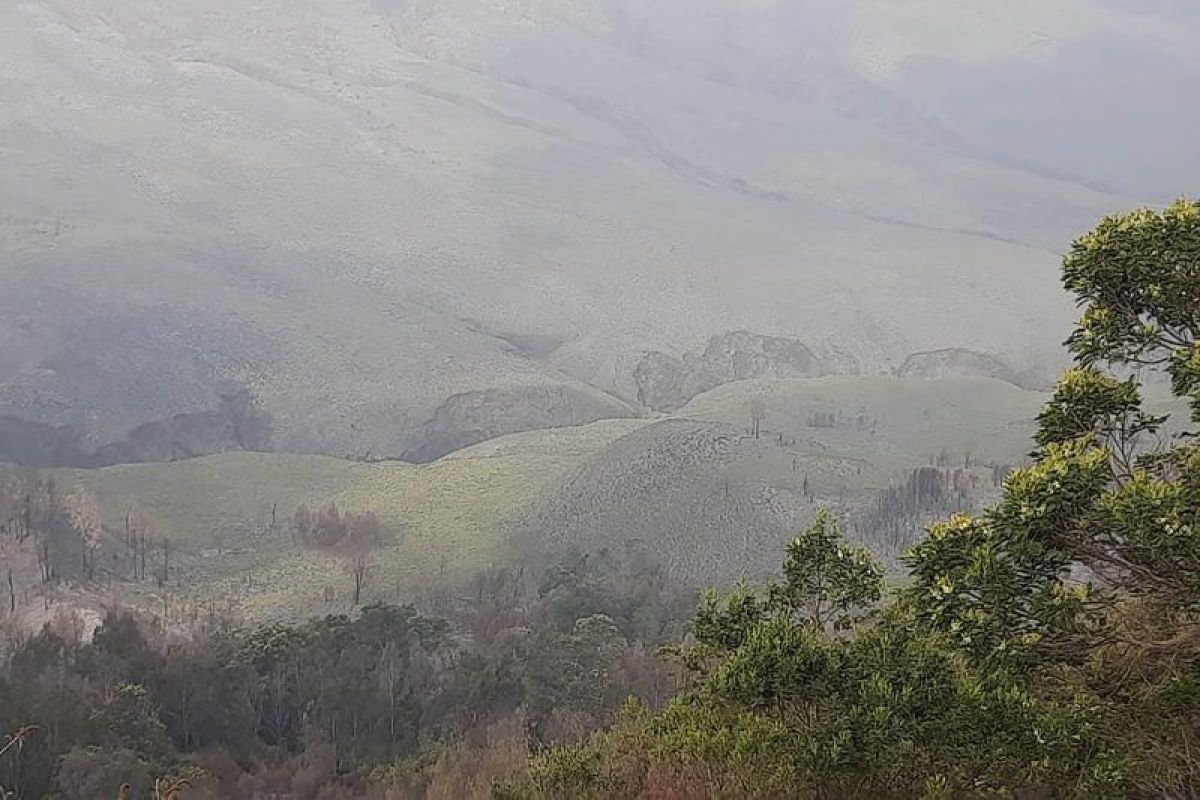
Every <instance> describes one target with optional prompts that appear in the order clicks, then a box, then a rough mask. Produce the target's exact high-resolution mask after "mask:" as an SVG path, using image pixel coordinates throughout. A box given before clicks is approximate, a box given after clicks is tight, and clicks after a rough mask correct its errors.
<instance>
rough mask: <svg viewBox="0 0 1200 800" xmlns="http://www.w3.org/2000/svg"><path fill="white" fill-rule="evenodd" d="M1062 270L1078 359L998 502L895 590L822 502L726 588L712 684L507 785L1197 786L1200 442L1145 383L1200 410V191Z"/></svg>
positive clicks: (1107, 793) (867, 791)
mask: <svg viewBox="0 0 1200 800" xmlns="http://www.w3.org/2000/svg"><path fill="white" fill-rule="evenodd" d="M1064 275H1065V283H1066V286H1067V288H1068V289H1069V290H1070V291H1071V292H1072V293H1074V295H1075V296H1076V297H1077V298H1078V300H1079V302H1080V304H1081V305H1082V306H1083V309H1084V310H1083V315H1082V318H1081V320H1080V323H1079V325H1078V328H1077V330H1076V331H1075V333H1074V334H1073V335H1072V336H1071V339H1070V341H1069V347H1070V349H1071V351H1072V353H1073V354H1074V355H1075V357H1076V359H1077V362H1078V364H1077V366H1076V368H1074V369H1072V370H1071V371H1070V372H1068V373H1067V374H1066V375H1064V376H1063V378H1062V380H1061V382H1060V383H1059V386H1058V389H1057V391H1056V393H1055V395H1054V396H1053V398H1052V399H1051V401H1050V402H1049V403H1048V404H1047V405H1046V407H1045V409H1044V410H1043V411H1042V413H1041V415H1040V417H1039V420H1038V422H1039V429H1038V433H1037V437H1036V444H1037V449H1036V452H1035V453H1034V454H1033V463H1032V464H1031V465H1030V466H1028V467H1027V468H1024V469H1019V470H1016V471H1015V472H1013V473H1012V474H1011V475H1010V476H1009V477H1008V478H1007V480H1006V481H1005V487H1004V495H1003V498H1002V499H1001V500H1000V501H999V502H998V503H997V504H996V505H995V506H994V507H993V508H991V509H990V510H989V511H987V512H986V513H984V514H982V515H980V516H978V517H970V516H966V515H958V516H954V517H952V518H951V519H949V520H946V521H944V522H941V523H938V524H935V525H933V526H932V527H931V528H930V530H929V533H928V536H927V537H926V538H925V539H924V540H923V541H922V542H920V543H919V544H918V545H916V546H915V547H914V548H912V550H911V551H910V552H909V554H908V556H907V564H908V567H909V570H910V576H911V579H910V581H909V582H908V583H907V584H906V585H905V586H903V587H902V588H900V589H898V590H896V591H895V592H894V593H893V594H892V595H891V597H890V598H889V600H888V601H887V602H886V603H883V604H881V603H879V602H878V600H879V598H880V597H881V596H882V590H883V587H882V586H881V585H880V583H879V571H878V569H877V568H875V567H874V566H872V564H871V562H870V558H869V556H868V555H867V554H866V553H864V552H862V551H859V550H857V549H855V548H852V547H848V546H846V545H844V544H842V543H841V542H840V540H839V538H838V536H837V535H836V531H835V529H834V528H833V526H832V524H831V523H830V521H829V520H827V519H820V520H818V523H817V524H816V525H815V526H814V527H813V528H812V529H811V530H810V531H808V532H806V533H805V534H804V535H803V536H801V537H800V538H799V539H797V540H796V542H795V543H793V545H792V546H791V547H790V548H789V551H788V554H787V559H786V561H785V563H784V570H783V572H784V575H783V578H782V579H781V580H780V581H778V582H776V583H772V584H771V585H769V586H767V587H765V588H764V589H763V590H761V591H750V590H748V589H746V588H739V589H737V590H735V591H733V592H732V593H730V594H728V595H725V596H723V597H718V596H716V595H710V596H709V597H707V598H706V600H705V602H704V604H703V605H702V606H701V608H700V611H699V614H698V616H697V618H696V620H695V621H694V623H693V626H692V633H693V636H694V642H692V643H690V644H688V645H686V646H685V647H683V648H681V649H680V650H678V655H679V657H680V658H681V660H682V661H683V663H684V664H686V666H687V667H688V668H690V669H691V670H693V671H694V672H695V674H696V675H697V683H696V685H695V687H694V688H693V689H691V690H689V691H686V692H684V693H683V694H681V696H679V697H678V698H676V699H675V700H673V701H672V702H671V703H670V704H669V705H668V706H667V707H666V708H665V709H664V710H662V711H661V712H659V713H651V712H649V711H647V710H645V709H644V708H641V707H640V706H637V705H636V704H634V705H632V706H631V707H630V708H629V709H628V710H627V713H626V716H625V718H624V720H623V721H622V722H621V723H620V724H619V725H617V726H616V727H614V728H613V729H611V730H609V731H607V732H605V733H602V734H600V735H598V736H596V737H595V738H593V739H592V740H591V741H590V742H589V743H588V744H587V745H585V746H582V747H577V748H570V749H563V750H556V751H552V752H550V753H548V754H545V755H543V756H542V757H540V758H539V759H538V760H537V762H536V763H535V765H534V767H533V768H532V770H531V771H530V773H529V774H528V775H527V776H526V777H525V778H523V779H521V780H519V781H515V782H513V783H511V784H509V785H507V786H505V787H504V788H502V789H501V790H499V793H500V794H501V795H502V796H505V797H527V796H537V797H591V796H604V797H608V796H613V797H616V796H625V797H629V796H634V797H796V796H804V797H816V798H842V797H905V798H907V797H926V798H951V797H954V798H959V797H995V796H999V797H1079V798H1094V797H1196V796H1198V795H1200V755H1197V754H1198V753H1200V750H1198V749H1197V745H1198V744H1200V446H1198V444H1197V441H1196V439H1195V438H1194V437H1193V436H1192V435H1189V434H1185V435H1183V436H1180V437H1174V438H1167V437H1164V436H1162V435H1161V434H1160V433H1159V430H1160V426H1161V425H1162V423H1163V422H1164V420H1163V418H1161V417H1155V416H1152V415H1150V414H1148V413H1146V412H1145V411H1144V410H1143V408H1142V401H1141V397H1140V392H1139V384H1138V381H1137V379H1136V377H1135V376H1136V375H1137V374H1138V371H1139V370H1141V369H1143V368H1147V367H1149V368H1155V367H1159V368H1162V369H1164V370H1165V371H1166V373H1167V374H1168V376H1169V377H1170V379H1171V384H1172V389H1173V391H1174V393H1175V394H1176V395H1177V396H1179V397H1180V398H1184V399H1186V400H1187V401H1189V402H1190V405H1191V409H1192V422H1193V423H1200V345H1198V344H1197V334H1198V333H1200V203H1190V202H1183V201H1181V202H1178V203H1176V204H1174V205H1172V206H1171V207H1169V208H1167V209H1166V210H1164V211H1162V212H1153V211H1148V210H1147V211H1138V212H1134V213H1132V214H1129V215H1126V216H1120V217H1114V218H1110V219H1106V220H1104V221H1103V222H1102V223H1101V224H1100V226H1099V227H1098V228H1097V229H1096V230H1094V231H1093V232H1091V233H1089V234H1087V235H1086V236H1084V237H1082V238H1081V239H1080V240H1079V241H1077V242H1076V243H1075V245H1074V246H1073V248H1072V250H1071V252H1070V253H1069V255H1068V256H1067V258H1066V261H1065V268H1064ZM1105 367H1109V368H1111V369H1112V370H1116V371H1118V373H1117V374H1121V375H1124V376H1125V377H1118V376H1117V374H1114V373H1113V372H1111V371H1106V370H1105V369H1104V368H1105Z"/></svg>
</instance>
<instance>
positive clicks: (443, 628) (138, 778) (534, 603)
mask: <svg viewBox="0 0 1200 800" xmlns="http://www.w3.org/2000/svg"><path fill="white" fill-rule="evenodd" d="M543 561H544V566H542V567H541V568H538V569H528V568H527V569H515V570H514V569H494V570H490V571H489V572H487V573H485V574H482V575H480V576H479V577H478V579H476V581H475V582H474V584H473V586H472V587H471V596H470V597H468V598H457V600H456V601H454V602H451V601H448V600H447V601H445V602H442V603H440V605H442V606H444V610H445V612H446V613H445V614H444V615H441V614H432V613H429V612H426V613H420V612H418V611H416V610H415V609H414V608H412V607H408V606H393V605H370V606H367V607H365V608H362V609H361V610H360V612H359V613H358V614H357V615H355V616H353V617H351V616H329V617H326V618H324V619H314V620H312V621H309V622H307V623H303V624H282V623H277V624H270V625H266V626H263V627H259V628H256V629H252V630H246V631H241V630H236V629H230V628H225V629H218V630H216V631H214V632H212V633H210V634H209V635H207V637H206V638H203V639H194V640H178V639H173V638H171V637H170V636H168V635H167V634H164V633H163V632H161V631H160V630H158V629H156V628H155V627H154V626H153V625H151V624H149V623H147V622H145V621H142V620H138V619H136V618H135V617H134V616H133V615H131V614H130V613H127V612H119V611H114V612H112V613H110V614H109V615H108V616H107V618H106V619H105V620H104V621H103V624H102V625H101V626H100V627H99V628H98V629H97V630H96V632H95V634H94V636H93V638H92V640H91V641H89V642H84V641H81V640H80V637H79V636H78V631H73V630H71V629H69V626H68V628H64V627H63V626H54V625H48V626H47V627H46V628H44V629H43V630H42V631H41V632H39V633H38V634H37V635H34V636H31V637H29V638H27V639H26V640H24V641H22V642H20V643H19V644H18V646H17V647H16V648H15V650H14V652H13V654H12V656H11V658H10V660H9V663H8V664H7V665H6V667H5V669H4V670H3V671H2V672H0V731H17V730H20V729H22V728H24V727H25V726H28V725H34V726H36V731H37V733H36V734H35V735H31V736H29V737H27V738H26V739H25V740H24V741H23V742H22V743H21V746H20V748H14V749H13V750H11V751H9V752H8V753H6V754H5V755H4V756H3V757H0V786H3V787H5V788H6V789H7V790H8V791H9V792H11V793H12V797H13V798H18V799H19V800H28V799H30V798H41V797H60V798H65V800H85V799H86V800H95V798H106V797H117V796H118V790H119V788H120V787H121V786H122V785H123V784H128V785H129V793H128V797H129V798H131V800H135V799H136V798H149V797H155V796H157V795H155V794H154V785H155V782H156V781H160V782H171V781H175V780H178V779H181V778H182V779H184V780H186V781H187V783H188V784H189V785H188V787H187V788H186V789H185V790H182V791H180V792H179V793H178V797H179V798H180V800H183V798H210V797H211V798H217V797H220V798H228V797H252V796H257V795H258V794H259V793H266V792H281V793H285V794H287V796H294V797H297V798H318V797H320V798H327V799H328V798H338V797H378V798H384V797H396V796H406V797H407V796H421V795H422V794H424V793H425V792H426V790H427V788H428V786H427V784H428V783H429V782H430V781H432V780H439V781H443V782H447V783H450V784H452V785H456V786H457V785H464V786H465V785H467V784H468V783H471V782H472V781H473V782H474V785H475V786H476V787H477V788H479V787H481V789H480V790H481V791H482V792H483V793H487V792H488V791H489V788H490V781H491V777H493V776H491V775H483V776H482V777H481V776H479V775H477V774H476V773H478V771H479V770H483V769H490V770H494V771H496V772H497V773H502V772H503V771H505V770H507V771H512V770H513V769H516V768H517V767H519V766H520V765H522V764H523V763H524V760H525V759H526V758H527V757H528V755H529V753H530V752H532V751H537V750H540V749H542V748H545V747H549V746H554V745H565V744H570V743H578V742H580V741H582V740H584V739H586V737H587V736H589V735H590V734H591V733H593V732H594V731H596V730H598V729H601V728H602V727H604V726H606V725H608V724H610V723H611V722H612V721H613V720H614V718H615V711H616V710H617V708H618V707H619V706H620V704H621V703H622V702H623V701H624V699H625V698H626V697H628V696H631V695H632V696H637V697H640V698H642V699H643V700H644V701H645V702H646V703H648V704H650V705H655V704H658V703H661V702H662V701H663V700H664V699H665V698H666V696H667V695H669V694H670V693H671V691H672V688H673V685H672V683H671V677H670V674H669V670H668V669H667V668H666V667H665V666H664V665H663V664H662V663H661V662H659V661H657V660H655V659H654V658H653V657H652V653H653V651H654V649H655V647H656V646H657V645H659V644H662V643H664V642H666V641H668V640H669V639H671V638H673V637H674V636H676V635H677V634H678V632H679V631H680V630H681V628H682V625H683V624H684V620H685V618H686V614H687V611H688V609H690V608H691V607H692V605H693V604H694V597H693V596H692V595H691V594H689V593H684V592H682V591H681V590H680V589H678V588H677V587H675V586H674V585H672V584H670V583H669V582H668V581H667V580H666V578H665V577H664V575H663V573H662V571H661V570H660V569H659V568H658V567H657V566H655V565H654V564H653V563H651V562H649V561H647V560H645V554H644V553H642V554H638V553H635V552H633V551H630V553H623V554H620V555H614V554H610V553H607V552H602V553H597V554H592V555H581V554H576V553H563V554H559V555H557V556H553V557H544V558H543ZM433 602H434V601H432V600H431V601H430V604H433ZM498 730H499V731H503V732H504V734H503V736H499V737H498V736H497V735H496V733H495V732H496V731H498ZM467 752H469V753H471V754H472V755H471V756H470V757H467V756H464V755H463V754H464V753H467ZM500 752H511V755H509V756H506V757H505V758H500V759H498V758H496V757H495V754H496V753H500ZM489 759H490V761H489ZM397 787H402V789H403V790H402V791H401V789H399V788H397ZM389 792H391V794H389Z"/></svg>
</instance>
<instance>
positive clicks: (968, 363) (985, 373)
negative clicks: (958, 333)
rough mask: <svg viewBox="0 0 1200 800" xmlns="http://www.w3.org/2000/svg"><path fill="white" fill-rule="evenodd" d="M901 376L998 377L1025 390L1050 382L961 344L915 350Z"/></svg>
mask: <svg viewBox="0 0 1200 800" xmlns="http://www.w3.org/2000/svg"><path fill="white" fill-rule="evenodd" d="M896 375H897V377H901V378H927V379H937V378H995V379H997V380H1001V381H1005V382H1007V383H1011V384H1013V385H1014V386H1020V387H1021V388H1023V389H1036V390H1041V389H1045V388H1047V384H1048V381H1046V380H1045V379H1044V378H1043V377H1041V376H1040V375H1038V374H1037V373H1035V372H1033V371H1031V370H1027V371H1025V372H1019V371H1017V370H1016V369H1014V368H1013V367H1012V366H1011V365H1009V364H1008V362H1006V361H1004V360H1003V359H1000V358H997V357H996V356H993V355H988V354H987V353H980V352H977V351H975V350H967V349H964V348H960V347H951V348H946V349H945V350H931V351H928V352H924V353H913V354H912V355H910V356H909V357H908V358H907V359H905V360H904V363H903V364H901V365H900V367H899V368H897V369H896Z"/></svg>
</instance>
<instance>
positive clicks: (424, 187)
mask: <svg viewBox="0 0 1200 800" xmlns="http://www.w3.org/2000/svg"><path fill="white" fill-rule="evenodd" d="M1198 34H1200V12H1197V10H1196V9H1195V8H1194V6H1193V5H1192V4H1189V3H1184V2H1174V3H1172V2H1165V1H1164V2H1133V1H1132V0H1122V1H1121V2H1116V1H1115V0H1110V1H1109V2H1105V3H1096V2H1085V1H1084V0H1056V2H1033V0H1020V2H1015V3H1009V4H1005V5H1004V6H987V7H985V6H979V5H978V4H962V3H954V2H951V0H923V2H918V3H904V4H897V3H888V2H883V0H855V2H833V1H832V0H805V1H804V2H786V1H782V0H781V1H780V2H770V1H769V0H757V2H732V0H698V1H697V2H692V3H687V4H681V3H678V2H665V1H664V0H653V1H650V2H645V1H643V2H633V0H608V1H607V2H561V1H559V2H551V0H524V2H512V3H509V2H499V0H496V1H494V2H483V1H480V2H468V1H467V0H439V1H438V2H432V1H429V2H406V1H404V0H289V1H288V2H284V1H283V0H263V2H258V3H254V4H246V3H241V2H232V0H205V2H200V3H198V2H190V1H187V0H139V1H138V2H119V3H118V2H112V0H29V1H28V2H20V3H10V4H6V5H5V6H4V7H3V8H2V9H0V209H2V214H0V450H2V451H3V452H0V458H3V459H5V460H26V461H29V462H31V463H38V464H45V465H52V464H77V465H89V464H101V463H116V462H119V461H125V460H158V459H172V458H181V457H186V456H189V455H199V454H202V453H205V452H213V451H216V450H221V449H261V448H269V449H277V450H292V451H304V452H321V453H328V454H334V455H350V456H355V457H364V456H365V457H371V458H378V457H400V456H405V457H408V458H414V459H421V460H425V459H428V458H434V457H437V456H439V455H442V454H444V453H445V452H449V451H451V450H453V449H455V448H457V447H461V446H465V445H468V444H472V443H474V442H477V441H481V440H483V439H487V438H491V437H493V436H499V435H502V434H505V433H511V432H514V431H520V430H528V429H533V428H540V427H553V426H559V425H572V424H580V423H584V422H589V421H592V420H597V419H602V418H608V417H625V416H637V415H640V414H643V413H648V409H647V408H645V407H644V406H643V405H642V401H641V399H640V396H639V385H638V378H637V376H638V374H639V371H638V370H639V365H642V364H643V363H644V362H645V359H646V358H647V355H648V354H660V355H662V357H664V358H668V359H669V358H680V359H682V358H685V357H686V355H687V354H688V353H692V352H697V351H700V350H703V349H704V347H705V343H706V342H708V341H710V340H711V339H712V337H718V336H726V335H728V334H731V333H732V332H738V331H745V332H748V334H749V335H753V336H759V337H762V336H768V337H779V338H780V339H781V340H790V341H794V342H795V343H796V344H794V345H788V347H791V348H793V349H795V348H798V347H804V348H810V349H811V350H812V351H813V352H814V353H816V354H817V356H818V357H820V358H826V359H827V358H829V357H830V355H831V354H838V355H839V358H840V359H841V360H840V361H839V363H851V362H853V363H854V364H855V365H856V367H855V369H856V370H860V371H864V372H869V373H870V372H882V371H890V370H893V369H895V368H897V367H899V366H900V365H901V364H903V363H904V361H905V359H906V358H907V357H908V356H909V355H910V354H912V353H914V352H927V351H935V350H939V349H943V348H968V349H970V350H973V351H979V352H981V353H986V354H989V355H991V356H997V357H1000V358H1002V359H1004V360H1005V361H1006V362H1007V363H1008V364H1010V365H1011V366H1012V368H1013V369H1014V370H1015V371H1019V372H1026V371H1029V370H1031V369H1032V370H1039V369H1040V370H1042V371H1045V372H1052V371H1053V368H1054V367H1055V366H1056V365H1057V364H1058V363H1059V362H1060V360H1061V358H1062V356H1061V355H1060V352H1059V343H1060V341H1061V340H1062V338H1063V337H1064V336H1065V334H1066V333H1067V331H1068V329H1069V325H1068V323H1069V320H1070V318H1071V315H1072V309H1071V306H1070V303H1069V302H1068V301H1067V299H1066V298H1065V296H1063V295H1062V294H1061V293H1060V292H1059V291H1058V290H1057V283H1058V273H1057V262H1058V255H1057V252H1056V251H1058V250H1061V248H1062V247H1063V245H1064V243H1065V242H1067V241H1069V240H1070V238H1071V237H1072V236H1073V235H1075V234H1077V233H1078V232H1080V231H1082V230H1084V229H1085V228H1086V227H1088V226H1089V225H1090V224H1091V222H1092V221H1094V219H1095V218H1097V217H1098V216H1100V215H1102V214H1104V213H1108V212H1110V211H1114V210H1117V209H1119V208H1123V207H1127V206H1129V205H1131V204H1136V203H1139V202H1145V201H1149V202H1157V201H1161V200H1162V199H1164V198H1169V197H1171V196H1173V195H1176V194H1179V193H1181V192H1183V191H1184V190H1185V189H1187V188H1188V187H1189V185H1193V186H1194V185H1195V182H1196V180H1197V179H1200V144H1198V140H1197V139H1196V137H1195V136H1194V131H1195V130H1196V129H1197V123H1198V122H1200V108H1198V107H1197V106H1196V104H1194V103H1188V102H1184V99H1185V98H1186V97H1188V92H1189V88H1190V87H1194V86H1195V85H1196V79H1197V77H1200V52H1198V51H1197V49H1196V48H1195V41H1196V40H1197V35H1198ZM1114 98H1119V100H1120V102H1110V101H1112V100H1113V99H1114ZM1180 165H1182V167H1181V166H1180ZM1189 170H1190V171H1191V172H1190V173H1189ZM781 347H782V346H781ZM774 372H778V370H777V369H775V368H773V367H770V366H769V365H768V366H765V367H762V368H761V369H758V370H757V371H755V372H752V373H750V374H772V373H774ZM643 373H644V370H643ZM731 374H735V373H731ZM736 374H740V373H736Z"/></svg>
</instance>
